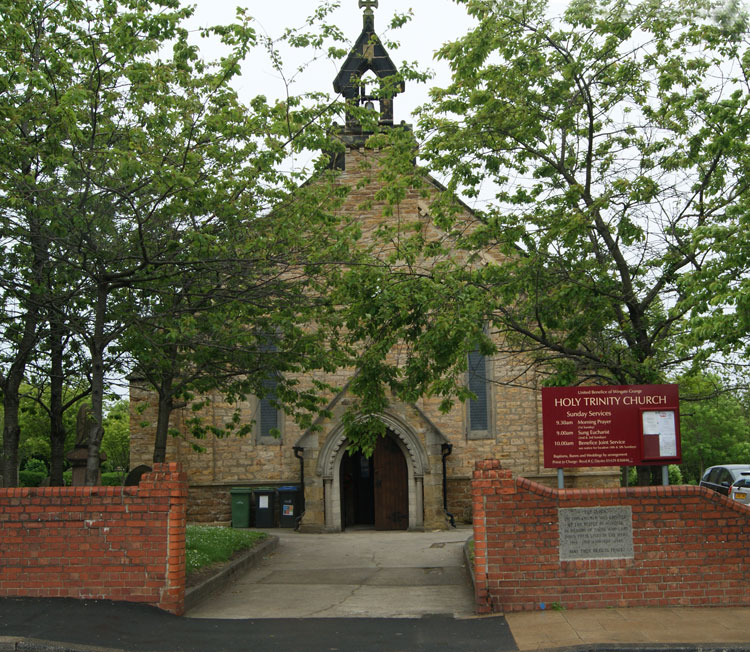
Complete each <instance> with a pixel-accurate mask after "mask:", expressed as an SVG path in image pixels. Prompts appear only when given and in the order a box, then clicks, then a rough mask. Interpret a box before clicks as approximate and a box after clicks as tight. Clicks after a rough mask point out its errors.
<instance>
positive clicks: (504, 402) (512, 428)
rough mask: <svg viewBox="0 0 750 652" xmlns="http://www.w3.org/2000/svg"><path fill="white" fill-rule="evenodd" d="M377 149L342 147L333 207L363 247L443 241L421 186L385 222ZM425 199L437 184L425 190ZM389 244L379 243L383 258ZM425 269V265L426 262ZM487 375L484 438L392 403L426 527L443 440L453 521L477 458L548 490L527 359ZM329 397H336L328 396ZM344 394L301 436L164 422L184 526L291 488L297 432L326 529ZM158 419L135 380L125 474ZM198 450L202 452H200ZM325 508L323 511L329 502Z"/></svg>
mask: <svg viewBox="0 0 750 652" xmlns="http://www.w3.org/2000/svg"><path fill="white" fill-rule="evenodd" d="M378 157H379V154H378V152H373V151H371V150H365V149H348V150H347V153H346V163H345V168H346V169H345V170H344V171H343V172H342V175H341V179H340V182H341V183H342V184H344V185H347V186H348V187H350V188H351V189H352V190H351V191H350V193H349V195H348V197H347V198H346V200H345V203H344V205H343V206H342V208H341V211H342V213H344V214H347V215H354V216H356V218H357V220H358V222H359V223H360V224H361V227H362V242H363V244H364V245H371V244H373V243H375V242H376V237H377V235H376V234H377V230H378V229H379V228H380V227H381V226H382V225H383V221H384V220H385V219H388V220H389V224H390V223H392V222H391V221H393V220H396V221H398V223H408V222H413V221H414V220H420V221H423V222H424V229H425V230H424V233H425V234H426V237H435V238H438V237H443V235H442V234H440V233H438V232H437V231H436V230H435V229H434V227H432V226H431V225H430V219H429V215H428V212H429V204H430V197H429V193H428V194H427V196H426V194H425V190H424V189H407V190H406V192H405V196H404V198H403V200H402V201H401V202H400V203H399V204H398V205H397V206H395V207H393V216H391V217H388V218H385V217H383V215H384V209H385V208H386V206H385V202H384V201H380V200H376V199H374V197H375V193H376V191H377V190H378V189H380V188H381V185H380V184H379V182H377V181H376V176H377V172H378ZM429 192H431V193H432V194H433V195H434V194H435V193H437V192H438V189H437V187H436V186H435V187H431V188H430V191H429ZM465 219H466V221H467V228H471V224H470V222H471V220H472V219H473V218H472V217H471V215H470V214H469V213H468V212H467V213H466V215H465ZM387 253H388V245H383V246H382V254H383V255H386V254H387ZM426 264H427V263H426ZM352 373H353V370H342V371H340V372H338V373H337V374H333V375H331V374H327V375H320V376H319V378H320V379H322V380H325V381H326V382H328V383H331V384H332V385H334V386H337V387H339V388H343V387H344V386H345V385H346V383H347V381H348V380H349V379H350V378H351V375H352ZM489 373H490V375H491V378H492V380H493V385H492V390H491V405H492V406H493V413H492V415H491V419H490V421H491V428H490V429H489V431H488V432H487V433H486V438H484V439H477V438H472V436H471V435H470V433H468V432H467V422H468V419H467V410H466V406H464V405H462V404H461V403H457V404H456V405H455V406H454V407H453V409H452V410H450V411H449V412H448V413H442V412H441V411H440V410H439V403H440V400H439V399H438V398H423V399H421V400H420V401H418V402H417V403H416V406H415V407H413V406H406V405H400V404H394V405H393V406H392V412H393V414H394V415H395V416H396V417H398V418H399V419H401V420H402V421H403V422H404V423H406V424H408V426H409V428H410V429H411V431H412V432H413V433H414V434H415V435H416V437H417V438H418V439H419V441H420V442H421V445H422V446H423V447H424V450H425V451H426V455H427V459H428V461H429V462H428V468H427V469H426V472H425V473H424V476H423V477H422V479H421V482H422V485H421V491H422V492H423V495H422V500H423V504H424V527H425V528H428V529H429V528H438V527H445V524H446V519H445V515H444V512H443V488H442V451H441V444H442V443H444V442H448V443H450V444H451V445H452V447H453V448H452V452H451V454H450V456H449V457H448V458H447V462H446V463H447V475H448V478H449V482H448V506H449V511H451V512H452V513H453V514H454V515H455V516H456V519H457V520H458V521H459V522H468V521H470V520H471V497H470V493H469V492H470V478H471V476H472V472H473V468H474V463H475V462H476V461H477V460H483V459H489V458H492V459H497V460H500V461H501V463H502V465H503V467H504V468H507V469H509V470H511V471H513V473H515V474H518V475H522V476H524V477H527V478H532V479H534V480H537V481H539V482H543V483H545V484H548V485H550V486H556V482H557V478H556V473H555V471H554V470H551V469H544V467H543V458H542V445H541V426H542V418H541V397H540V392H538V391H537V390H536V379H535V377H534V375H533V373H532V372H531V371H530V370H529V367H528V363H527V361H526V360H524V359H522V358H520V357H517V356H515V357H514V356H512V355H508V354H501V355H498V356H496V357H495V358H494V359H493V360H491V362H490V366H489ZM328 398H329V399H331V400H332V399H334V396H330V397H328ZM348 401H349V399H347V398H346V397H343V398H341V400H339V401H338V402H337V404H336V409H337V411H338V412H337V416H336V417H334V419H332V420H328V421H322V422H321V423H320V424H319V425H320V431H319V432H317V433H309V434H307V435H305V433H303V432H302V431H301V430H300V428H299V427H298V426H297V425H296V424H295V423H294V421H293V419H291V418H289V417H286V418H285V419H284V423H283V427H282V428H281V430H282V435H281V437H280V438H279V439H278V440H275V441H273V442H271V443H265V442H263V443H261V442H259V441H257V438H256V437H255V435H253V434H251V435H248V436H245V437H242V438H238V437H236V436H232V435H229V436H227V437H224V438H219V437H216V436H214V435H209V436H207V437H206V438H204V439H195V438H194V437H192V436H191V434H190V432H189V425H188V424H189V419H190V418H191V417H192V416H193V413H192V411H191V409H190V408H189V407H188V408H184V409H179V410H175V411H174V413H173V415H172V421H171V425H172V427H173V428H174V429H175V430H176V431H178V432H179V433H180V436H179V437H174V438H170V441H169V443H168V449H167V459H168V460H169V461H177V462H179V463H180V464H181V465H182V468H184V469H185V471H186V472H187V475H188V478H189V482H190V487H191V488H190V497H189V504H188V520H189V521H203V522H206V521H208V522H226V521H227V520H228V519H229V518H230V495H229V490H230V489H231V487H233V486H255V487H257V486H275V487H277V486H280V485H287V484H297V483H298V482H299V476H300V467H299V460H298V459H297V458H295V456H294V451H293V446H295V445H298V444H300V439H301V438H302V437H303V435H305V437H304V440H303V443H302V444H301V445H303V446H304V449H305V450H304V453H303V455H304V460H305V462H304V463H305V498H306V513H305V517H304V520H303V523H304V525H305V526H306V527H307V528H308V529H310V530H322V529H325V527H326V489H325V486H324V484H325V483H324V479H323V477H322V476H320V475H319V474H318V470H319V459H318V455H319V452H320V450H321V449H322V448H323V447H324V445H325V442H326V439H327V437H328V436H329V435H331V433H332V432H334V431H335V430H336V428H337V426H338V424H339V421H338V419H340V416H341V413H342V412H343V411H344V410H345V409H346V408H347V406H348ZM256 407H257V403H255V402H253V401H248V402H246V403H244V404H242V405H241V406H240V413H241V422H242V423H250V422H251V421H253V420H254V415H255V409H256ZM234 409H235V408H234V407H233V406H230V405H227V404H226V403H224V402H223V401H222V400H221V399H220V398H219V397H214V400H212V401H211V402H210V403H209V405H208V406H207V407H206V408H205V409H204V410H203V412H202V413H201V416H203V417H204V419H205V420H206V421H207V422H208V423H212V424H216V425H219V426H221V425H222V424H224V423H229V422H230V420H231V417H232V414H233V411H234ZM155 423H156V402H155V397H154V395H153V394H151V393H149V392H148V391H146V390H145V389H143V388H139V387H138V386H137V384H134V385H133V386H132V387H131V428H132V435H131V468H133V467H134V466H136V465H138V464H148V465H150V464H151V460H152V457H153V432H154V427H155V426H154V424H155ZM196 449H200V452H198V451H197V450H196ZM566 481H567V483H568V484H569V485H570V486H576V487H592V486H613V485H614V484H616V481H617V470H616V469H604V470H600V471H595V470H591V469H589V470H581V471H579V472H577V473H570V474H569V475H568V477H567V479H566ZM329 509H330V506H329Z"/></svg>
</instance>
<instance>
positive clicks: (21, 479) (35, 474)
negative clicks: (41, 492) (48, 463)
mask: <svg viewBox="0 0 750 652" xmlns="http://www.w3.org/2000/svg"><path fill="white" fill-rule="evenodd" d="M46 477H47V472H46V471H19V472H18V484H19V485H20V486H21V487H38V486H39V485H40V484H42V480H44V478H46Z"/></svg>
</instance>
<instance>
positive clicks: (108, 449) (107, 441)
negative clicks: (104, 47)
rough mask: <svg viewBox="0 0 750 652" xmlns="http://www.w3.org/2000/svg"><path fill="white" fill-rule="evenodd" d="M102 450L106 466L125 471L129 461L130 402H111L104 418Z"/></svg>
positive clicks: (113, 469)
mask: <svg viewBox="0 0 750 652" xmlns="http://www.w3.org/2000/svg"><path fill="white" fill-rule="evenodd" d="M102 451H103V452H104V453H106V455H107V461H106V462H105V464H106V466H107V467H108V468H109V469H111V470H112V471H127V470H128V465H129V463H130V404H129V403H128V401H125V400H119V401H116V402H114V403H111V404H110V405H109V406H108V409H107V416H106V417H105V419H104V436H103V437H102Z"/></svg>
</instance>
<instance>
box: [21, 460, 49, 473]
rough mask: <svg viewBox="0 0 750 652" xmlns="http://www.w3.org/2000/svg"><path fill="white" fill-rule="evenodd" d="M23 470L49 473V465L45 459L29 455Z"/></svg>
mask: <svg viewBox="0 0 750 652" xmlns="http://www.w3.org/2000/svg"><path fill="white" fill-rule="evenodd" d="M22 470H23V471H33V472H34V473H45V474H46V473H47V465H46V464H45V463H44V461H43V460H40V459H39V458H36V457H29V458H28V459H27V460H26V461H25V462H24V463H23V469H22Z"/></svg>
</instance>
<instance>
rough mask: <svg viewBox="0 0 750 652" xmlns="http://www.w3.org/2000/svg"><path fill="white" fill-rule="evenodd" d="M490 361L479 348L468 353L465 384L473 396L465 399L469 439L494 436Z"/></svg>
mask: <svg viewBox="0 0 750 652" xmlns="http://www.w3.org/2000/svg"><path fill="white" fill-rule="evenodd" d="M491 368H492V363H491V361H490V360H489V359H488V358H487V356H485V355H484V354H483V353H482V352H481V351H479V349H475V350H474V351H471V352H470V353H469V354H468V368H467V378H466V382H467V386H468V388H469V390H470V391H471V393H472V394H474V396H475V398H470V399H469V400H468V401H466V426H467V427H466V434H467V437H468V438H469V439H491V438H493V437H494V419H493V416H494V410H493V409H492V406H493V392H492V383H491V382H490V379H491Z"/></svg>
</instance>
